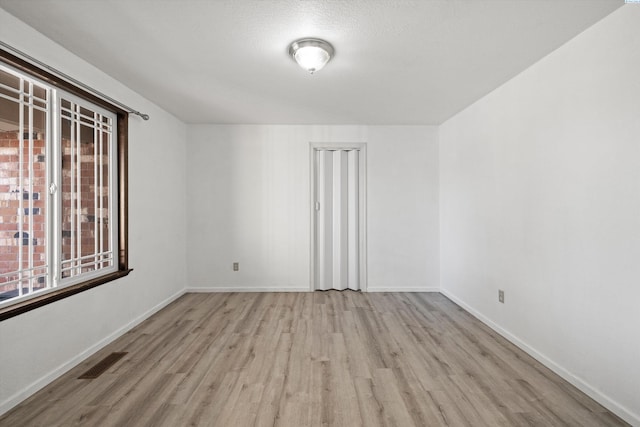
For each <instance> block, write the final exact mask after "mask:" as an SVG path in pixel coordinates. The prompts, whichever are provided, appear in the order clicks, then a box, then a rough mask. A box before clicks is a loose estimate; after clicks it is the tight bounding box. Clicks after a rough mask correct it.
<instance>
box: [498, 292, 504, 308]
mask: <svg viewBox="0 0 640 427" xmlns="http://www.w3.org/2000/svg"><path fill="white" fill-rule="evenodd" d="M498 301H499V302H501V303H502V304H504V291H503V290H502V289H498Z"/></svg>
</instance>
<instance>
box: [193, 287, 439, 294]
mask: <svg viewBox="0 0 640 427" xmlns="http://www.w3.org/2000/svg"><path fill="white" fill-rule="evenodd" d="M185 292H194V293H198V292H202V293H207V292H311V291H310V290H309V288H247V287H237V288H234V287H189V288H187V289H186V290H185ZM367 292H440V288H433V287H428V288H425V287H405V288H402V287H401V288H397V287H395V288H394V287H388V288H371V287H368V288H367Z"/></svg>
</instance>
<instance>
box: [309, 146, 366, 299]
mask: <svg viewBox="0 0 640 427" xmlns="http://www.w3.org/2000/svg"><path fill="white" fill-rule="evenodd" d="M315 156H316V158H315V161H316V164H315V166H316V177H315V178H316V230H315V231H316V239H315V242H316V243H315V244H316V248H315V255H316V256H315V258H316V261H315V287H316V289H318V290H327V289H338V290H344V289H353V290H359V289H360V277H359V271H360V265H359V262H360V254H359V242H360V224H359V216H360V213H359V212H358V208H359V197H360V195H359V176H360V173H359V162H358V158H359V151H358V150H342V149H341V150H330V149H326V150H316V151H315Z"/></svg>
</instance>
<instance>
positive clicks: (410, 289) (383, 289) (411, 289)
mask: <svg viewBox="0 0 640 427" xmlns="http://www.w3.org/2000/svg"><path fill="white" fill-rule="evenodd" d="M367 292H440V288H434V287H404V288H403V287H400V288H398V287H381V288H372V287H371V286H369V287H368V288H367Z"/></svg>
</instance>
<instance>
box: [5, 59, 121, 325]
mask: <svg viewBox="0 0 640 427" xmlns="http://www.w3.org/2000/svg"><path fill="white" fill-rule="evenodd" d="M0 56H2V59H4V62H0V320H2V319H5V318H8V317H11V316H14V315H17V314H20V313H23V312H25V311H28V310H31V309H33V308H36V307H39V306H41V305H44V304H48V303H50V302H53V301H55V300H58V299H60V298H64V297H66V296H70V295H72V294H75V293H77V292H81V291H83V290H86V289H90V288H92V287H94V286H97V285H100V284H103V283H106V282H108V281H111V280H114V279H116V278H118V277H122V276H124V275H126V274H128V273H129V271H130V270H129V269H128V265H127V264H128V262H127V232H126V229H127V198H126V191H127V182H126V178H127V175H126V159H127V155H126V154H127V153H126V147H127V138H126V127H127V126H126V125H127V121H126V119H127V113H126V112H124V111H121V110H119V109H118V108H116V107H114V106H112V105H110V104H109V103H107V102H106V101H102V100H101V99H98V98H96V97H95V96H93V95H91V94H89V93H87V92H84V91H82V90H81V89H79V88H76V87H75V86H72V85H69V84H68V83H66V82H64V81H63V80H60V79H58V78H56V77H55V76H53V75H50V74H47V73H46V72H44V71H41V70H38V69H36V68H35V67H33V66H31V65H30V64H28V63H25V62H23V61H21V60H20V59H19V58H15V57H13V56H11V55H10V54H8V53H4V52H1V55H0Z"/></svg>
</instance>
